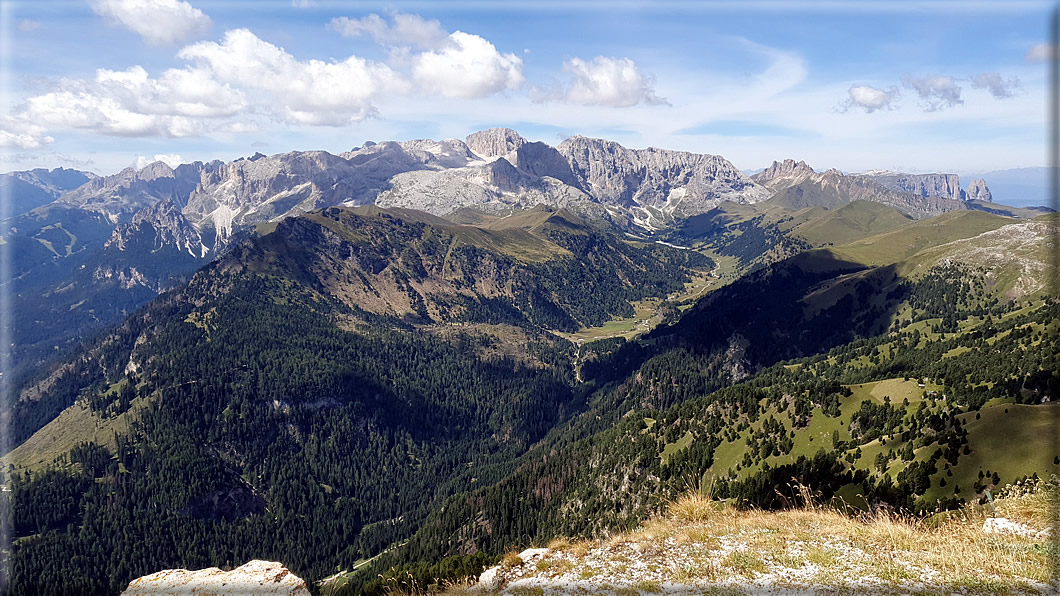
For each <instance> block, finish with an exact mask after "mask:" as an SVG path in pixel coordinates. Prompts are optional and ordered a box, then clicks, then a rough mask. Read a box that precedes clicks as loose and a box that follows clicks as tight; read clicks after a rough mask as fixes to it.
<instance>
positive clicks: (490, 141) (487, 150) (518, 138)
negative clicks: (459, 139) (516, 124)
mask: <svg viewBox="0 0 1060 596" xmlns="http://www.w3.org/2000/svg"><path fill="white" fill-rule="evenodd" d="M465 142H466V143H467V146H468V147H469V148H470V149H471V150H472V151H474V152H475V153H477V154H478V155H481V156H482V157H485V158H487V159H489V158H492V157H497V156H500V155H507V154H508V153H509V152H511V151H515V150H516V149H518V148H519V147H522V146H523V145H525V144H526V143H527V140H526V139H524V138H523V137H522V135H520V134H519V133H517V132H515V131H514V130H512V129H510V128H490V129H488V130H480V131H479V132H475V133H471V134H469V135H468V136H467V138H466V139H465Z"/></svg>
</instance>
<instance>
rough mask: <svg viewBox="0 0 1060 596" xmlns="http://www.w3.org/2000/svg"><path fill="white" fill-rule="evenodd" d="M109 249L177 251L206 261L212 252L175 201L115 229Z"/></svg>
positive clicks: (148, 209) (140, 213) (145, 210)
mask: <svg viewBox="0 0 1060 596" xmlns="http://www.w3.org/2000/svg"><path fill="white" fill-rule="evenodd" d="M104 246H105V247H106V248H113V249H115V250H119V251H129V250H134V251H140V252H141V253H146V252H157V251H159V250H166V249H171V250H176V251H179V252H182V253H183V252H186V253H188V254H190V255H191V256H193V257H197V258H204V257H205V256H206V254H207V253H209V252H210V249H209V248H208V247H206V246H205V245H204V244H203V243H202V236H200V235H199V231H198V230H197V229H195V226H193V225H191V222H190V221H188V219H187V218H186V217H184V215H183V214H182V213H181V212H180V209H179V208H178V207H177V206H176V205H174V204H173V202H172V201H160V202H158V203H156V204H155V205H153V206H151V207H145V208H143V209H141V210H139V211H137V212H136V213H135V214H133V217H132V221H130V222H129V223H127V224H121V225H119V226H118V227H117V228H115V229H114V233H113V234H112V235H111V237H110V239H109V240H107V242H106V244H104Z"/></svg>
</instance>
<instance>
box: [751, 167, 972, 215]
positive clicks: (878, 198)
mask: <svg viewBox="0 0 1060 596" xmlns="http://www.w3.org/2000/svg"><path fill="white" fill-rule="evenodd" d="M752 178H753V179H754V180H755V181H756V182H758V183H760V184H762V185H764V186H766V187H768V188H769V189H770V190H772V191H773V192H774V195H773V197H774V199H773V200H782V201H785V202H786V203H787V204H788V205H789V206H792V207H796V208H799V207H816V206H822V207H834V206H839V205H842V204H844V203H849V202H851V201H857V200H865V201H872V202H876V203H882V204H884V205H889V206H891V207H895V208H897V209H899V210H900V211H902V212H904V213H906V214H908V215H911V216H913V217H931V216H935V215H940V214H942V213H946V212H949V211H959V210H964V209H969V208H972V209H975V208H977V207H976V205H975V204H970V203H968V201H979V202H991V201H992V195H991V193H990V189H989V188H988V187H987V184H986V181H985V180H983V179H982V178H980V179H977V180H975V181H973V182H972V183H971V184H970V185H969V186H968V187H967V189H962V188H961V187H960V177H959V176H958V175H957V174H903V173H900V172H892V171H887V170H870V171H868V172H864V173H861V174H843V173H842V172H840V171H839V170H836V169H830V170H827V171H825V172H817V171H815V170H814V169H813V168H812V167H810V166H809V165H807V164H806V162H804V161H799V162H796V161H795V160H793V159H785V160H783V161H779V162H778V161H774V162H773V163H772V165H770V166H769V167H768V168H766V169H764V170H762V171H761V172H759V173H757V174H755V175H754V176H752Z"/></svg>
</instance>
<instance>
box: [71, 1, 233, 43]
mask: <svg viewBox="0 0 1060 596" xmlns="http://www.w3.org/2000/svg"><path fill="white" fill-rule="evenodd" d="M91 3H92V9H93V10H94V11H96V14H98V15H100V16H102V17H104V18H106V19H108V20H110V21H112V22H114V23H116V24H118V25H121V26H122V27H125V28H126V29H129V30H130V31H133V32H135V33H137V34H139V35H140V36H141V37H143V38H144V40H145V41H147V42H148V43H153V44H175V43H180V42H182V41H184V40H186V39H189V38H191V37H194V36H197V35H202V34H204V33H206V32H207V31H209V29H210V26H211V25H212V23H211V21H210V17H208V16H206V15H205V14H204V13H203V12H202V11H201V10H199V9H198V8H195V7H193V6H192V5H191V4H188V3H187V2H183V1H182V0H91Z"/></svg>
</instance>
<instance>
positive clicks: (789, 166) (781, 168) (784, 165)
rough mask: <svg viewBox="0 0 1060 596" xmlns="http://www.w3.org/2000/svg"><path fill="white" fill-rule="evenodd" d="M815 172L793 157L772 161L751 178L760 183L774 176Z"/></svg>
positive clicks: (799, 175) (788, 176)
mask: <svg viewBox="0 0 1060 596" xmlns="http://www.w3.org/2000/svg"><path fill="white" fill-rule="evenodd" d="M815 173H816V172H814V170H813V168H811V167H810V166H808V165H806V162H805V161H798V162H797V161H795V160H794V159H785V160H784V161H774V162H773V164H772V165H771V166H769V167H768V168H766V169H764V170H762V171H761V172H759V173H757V174H755V175H754V176H752V177H751V178H753V179H754V180H755V181H757V182H760V183H762V182H768V181H770V180H773V179H775V178H798V177H801V176H808V175H810V174H815Z"/></svg>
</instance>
